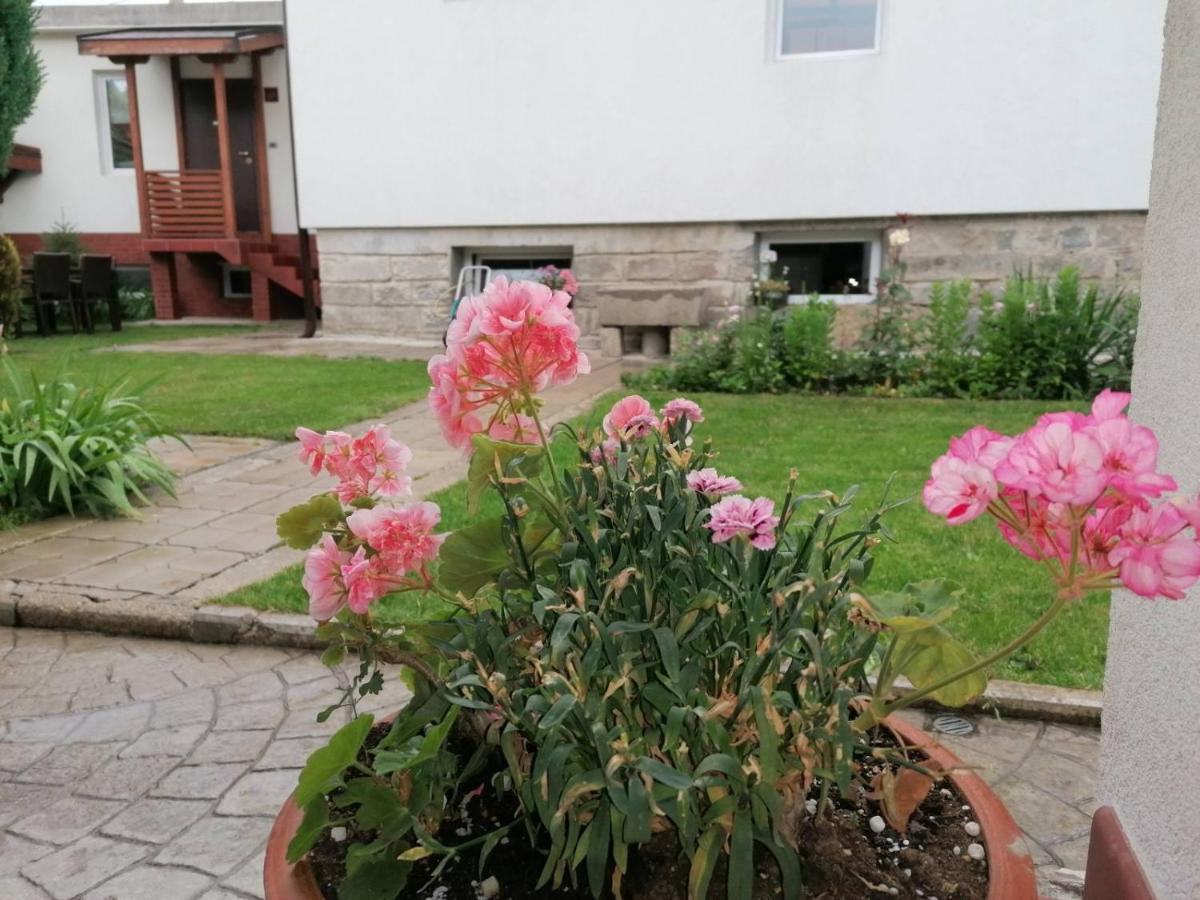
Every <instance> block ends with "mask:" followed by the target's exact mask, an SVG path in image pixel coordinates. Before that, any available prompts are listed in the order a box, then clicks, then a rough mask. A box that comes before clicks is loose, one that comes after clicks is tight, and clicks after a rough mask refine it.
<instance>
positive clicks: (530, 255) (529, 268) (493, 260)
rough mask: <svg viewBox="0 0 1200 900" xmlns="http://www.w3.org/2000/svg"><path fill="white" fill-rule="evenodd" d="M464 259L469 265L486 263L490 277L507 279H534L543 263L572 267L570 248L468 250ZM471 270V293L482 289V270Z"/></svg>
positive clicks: (562, 267)
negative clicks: (472, 274) (500, 276)
mask: <svg viewBox="0 0 1200 900" xmlns="http://www.w3.org/2000/svg"><path fill="white" fill-rule="evenodd" d="M463 260H464V262H465V263H466V264H467V265H469V266H486V267H487V268H488V269H490V270H491V271H490V272H489V273H487V274H488V277H489V278H490V279H495V278H496V277H497V276H498V275H503V276H504V277H505V278H507V279H508V280H509V281H537V277H538V276H537V271H538V269H541V268H543V267H545V266H555V267H557V268H559V269H569V268H571V250H570V249H569V248H568V249H563V250H560V249H557V248H555V249H551V250H535V251H531V250H517V249H511V250H510V249H469V250H467V251H466V252H465V253H464V254H463ZM473 272H474V278H473V279H472V280H473V281H474V284H473V285H472V287H473V288H474V289H473V290H471V291H470V293H478V292H479V291H481V290H482V289H483V284H482V281H483V277H484V273H483V271H482V270H478V269H477V270H473Z"/></svg>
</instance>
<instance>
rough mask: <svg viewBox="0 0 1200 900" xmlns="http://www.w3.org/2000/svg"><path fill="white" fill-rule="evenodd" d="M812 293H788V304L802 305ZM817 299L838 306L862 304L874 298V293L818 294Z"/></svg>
mask: <svg viewBox="0 0 1200 900" xmlns="http://www.w3.org/2000/svg"><path fill="white" fill-rule="evenodd" d="M811 296H812V294H788V306H803V305H804V304H805V303H807V302H808V299H809V298H810V297H811ZM817 298H818V299H819V300H824V301H825V302H827V303H828V302H830V301H832V302H833V303H836V304H837V305H838V306H862V305H863V304H864V303H870V302H871V301H872V300H874V299H875V295H874V294H818V295H817Z"/></svg>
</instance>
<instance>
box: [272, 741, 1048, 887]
mask: <svg viewBox="0 0 1200 900" xmlns="http://www.w3.org/2000/svg"><path fill="white" fill-rule="evenodd" d="M886 724H887V726H888V727H889V728H890V729H891V730H892V732H893V733H894V734H895V735H896V736H897V737H898V738H899V739H900V740H901V741H902V742H904V743H905V744H908V745H910V746H916V747H920V748H921V751H922V752H923V753H925V754H927V755H928V756H929V758H930V759H931V760H933V761H934V762H936V763H937V764H938V765H940V766H941V767H942V768H944V769H953V768H955V767H960V768H959V770H958V771H957V772H955V773H954V774H952V775H951V776H950V780H951V781H953V782H954V786H955V787H956V788H958V790H959V791H960V792H961V793H962V795H963V796H964V797H965V798H966V800H967V802H968V803H970V804H971V808H972V809H973V810H974V811H975V819H976V820H977V821H978V822H979V825H980V827H981V828H982V829H983V844H984V847H985V848H986V849H987V858H988V874H989V879H988V900H1037V896H1038V894H1037V879H1036V877H1035V876H1034V872H1033V859H1032V857H1030V855H1029V851H1028V850H1026V849H1025V839H1024V837H1023V835H1022V834H1021V829H1020V828H1018V827H1017V823H1016V822H1014V821H1013V817H1012V816H1011V815H1009V813H1008V810H1007V809H1006V808H1005V807H1004V804H1003V803H1002V802H1001V801H1000V798H999V797H997V796H996V795H995V794H994V793H992V789H991V788H989V787H988V786H987V783H986V782H985V781H984V780H983V779H982V778H980V777H979V776H978V775H976V774H975V773H974V772H971V771H969V770H967V769H965V768H961V767H962V766H963V762H962V760H960V759H959V758H958V757H957V756H955V755H954V754H953V753H951V752H950V751H949V750H947V749H946V748H944V747H942V746H941V745H940V744H938V743H936V742H935V741H934V739H933V738H931V737H930V736H929V735H928V734H926V733H925V732H924V731H922V730H921V729H920V728H917V727H916V726H915V725H909V724H908V723H907V722H905V721H903V720H901V719H896V718H891V719H888V720H887V722H886ZM303 818H304V814H303V813H302V812H301V810H300V807H298V806H296V804H295V803H293V802H292V798H291V797H289V798H288V799H287V802H286V803H284V804H283V809H281V810H280V811H279V815H278V816H276V818H275V825H274V826H273V827H272V828H271V836H270V837H269V838H268V839H267V856H266V861H265V862H264V864H263V886H264V887H265V888H266V893H267V898H266V900H323V898H322V896H321V892H320V890H319V889H318V888H317V882H316V879H315V878H313V874H312V869H310V868H309V866H308V861H307V860H301V861H300V862H299V863H297V864H296V865H294V866H292V865H289V864H288V861H287V846H288V844H289V843H290V842H291V840H292V837H293V835H295V833H296V829H298V828H299V827H300V821H301V820H302V819H303Z"/></svg>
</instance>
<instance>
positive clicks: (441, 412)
mask: <svg viewBox="0 0 1200 900" xmlns="http://www.w3.org/2000/svg"><path fill="white" fill-rule="evenodd" d="M570 302H571V297H570V295H569V294H567V293H566V292H565V291H561V290H552V289H551V288H549V287H547V286H546V285H544V284H538V283H536V282H532V281H517V282H509V281H508V279H507V278H503V277H500V278H497V279H496V280H495V281H493V282H492V283H491V284H489V285H488V287H487V289H486V290H485V291H484V292H483V293H482V294H480V295H479V296H477V297H468V298H466V299H464V300H463V301H462V302H461V303H460V304H459V307H458V311H457V313H456V314H455V317H454V321H453V322H451V323H450V327H449V329H448V330H447V332H446V353H445V354H443V355H439V356H435V357H434V358H433V359H432V360H430V362H429V377H430V381H431V382H432V387H431V388H430V391H429V405H430V407H431V408H432V409H433V411H434V413H435V414H436V415H437V417H438V420H439V422H440V423H441V426H442V432H443V434H444V435H445V436H446V439H447V441H449V442H450V443H451V444H452V445H453V446H455V447H459V448H462V449H463V450H466V451H468V452H470V450H471V447H472V444H471V436H472V435H474V434H478V433H480V432H487V433H489V434H503V433H505V431H506V429H505V427H504V425H505V423H507V425H508V428H507V431H508V432H509V433H512V434H514V435H519V436H521V437H522V439H524V437H523V435H524V432H526V431H527V427H526V421H527V420H526V419H522V418H521V417H528V416H530V415H531V414H532V413H533V411H534V410H533V408H532V406H533V403H534V400H533V396H534V394H536V393H538V392H540V391H542V390H545V389H546V388H547V387H549V386H551V385H555V384H566V383H568V382H570V381H572V380H574V379H575V377H576V376H578V375H582V374H586V373H587V372H588V371H590V364H589V362H588V358H587V356H586V355H585V354H583V353H582V352H580V350H579V327H578V325H577V324H576V323H575V316H574V313H572V312H571V309H570ZM498 426H499V427H498ZM535 436H536V437H537V438H538V439H539V440H540V435H538V434H537V432H536V429H535Z"/></svg>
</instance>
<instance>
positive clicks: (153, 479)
mask: <svg viewBox="0 0 1200 900" xmlns="http://www.w3.org/2000/svg"><path fill="white" fill-rule="evenodd" d="M4 367H5V373H6V376H7V379H8V390H7V392H6V393H7V397H5V398H4V399H3V400H0V511H3V512H12V511H15V510H23V511H26V512H30V513H34V514H46V513H50V512H54V511H57V510H60V509H62V510H66V511H67V512H68V513H70V514H71V515H75V514H76V512H77V511H79V510H85V511H87V512H88V513H91V514H92V515H113V514H117V513H122V514H127V515H130V514H134V513H135V510H134V508H133V504H132V503H131V502H130V501H131V499H132V498H137V499H139V500H143V501H145V500H146V497H145V495H144V494H143V493H142V488H143V487H145V486H147V485H154V486H157V487H160V488H162V489H164V490H165V491H167V492H168V493H170V494H172V495H173V494H174V491H173V483H174V476H173V475H172V474H171V472H170V470H169V469H168V468H167V467H166V466H165V465H164V464H163V462H162V461H161V460H160V459H159V458H158V457H157V456H155V455H154V453H153V452H152V451H151V450H150V449H149V448H148V447H147V446H146V442H147V441H148V440H149V439H150V438H152V437H160V436H167V437H175V435H173V434H171V433H170V432H168V431H166V430H165V429H164V428H163V427H162V426H161V425H159V423H158V421H157V420H156V419H155V418H154V416H152V415H151V414H150V413H149V412H147V411H146V410H145V408H143V407H142V405H141V403H140V402H138V401H137V400H136V399H135V398H133V397H130V396H127V395H126V394H125V393H124V391H125V387H126V385H125V383H124V382H123V381H115V382H112V383H111V384H106V385H96V386H93V387H84V388H80V387H76V386H75V385H74V384H71V383H70V382H69V381H67V380H66V378H65V377H64V373H63V372H61V371H60V372H59V373H58V374H57V375H56V377H54V378H53V379H52V380H50V381H48V382H45V383H42V382H41V381H39V380H38V378H37V376H36V375H34V374H32V373H30V374H29V375H28V377H27V378H22V377H21V376H20V375H19V374H18V372H17V370H16V368H15V367H14V366H13V365H12V364H11V363H9V362H7V361H6V362H5V363H4Z"/></svg>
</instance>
